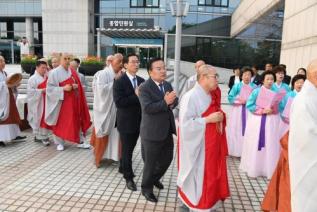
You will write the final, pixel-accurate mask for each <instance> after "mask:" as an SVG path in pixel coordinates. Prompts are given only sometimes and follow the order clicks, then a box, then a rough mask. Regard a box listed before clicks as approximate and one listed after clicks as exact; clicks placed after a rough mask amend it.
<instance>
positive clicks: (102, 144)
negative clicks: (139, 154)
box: [90, 128, 121, 168]
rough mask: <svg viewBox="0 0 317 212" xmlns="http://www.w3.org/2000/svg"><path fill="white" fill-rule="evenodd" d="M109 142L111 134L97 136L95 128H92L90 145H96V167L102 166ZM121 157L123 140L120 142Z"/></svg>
mask: <svg viewBox="0 0 317 212" xmlns="http://www.w3.org/2000/svg"><path fill="white" fill-rule="evenodd" d="M108 143H109V136H108V135H106V136H104V137H101V138H98V137H97V136H96V131H95V128H93V129H92V133H91V138H90V145H91V146H93V147H94V155H95V164H96V167H97V168H99V167H100V163H101V161H102V160H103V159H104V154H105V152H106V150H107V147H108ZM119 157H120V158H121V142H119Z"/></svg>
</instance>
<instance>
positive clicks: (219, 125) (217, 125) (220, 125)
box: [216, 122, 223, 135]
mask: <svg viewBox="0 0 317 212" xmlns="http://www.w3.org/2000/svg"><path fill="white" fill-rule="evenodd" d="M216 130H217V132H218V133H219V134H220V135H222V132H223V127H222V122H217V123H216Z"/></svg>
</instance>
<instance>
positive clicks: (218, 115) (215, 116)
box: [205, 111, 223, 123]
mask: <svg viewBox="0 0 317 212" xmlns="http://www.w3.org/2000/svg"><path fill="white" fill-rule="evenodd" d="M205 120H206V123H216V122H222V120H223V113H222V112H219V111H218V112H215V113H211V114H209V115H208V116H207V117H205Z"/></svg>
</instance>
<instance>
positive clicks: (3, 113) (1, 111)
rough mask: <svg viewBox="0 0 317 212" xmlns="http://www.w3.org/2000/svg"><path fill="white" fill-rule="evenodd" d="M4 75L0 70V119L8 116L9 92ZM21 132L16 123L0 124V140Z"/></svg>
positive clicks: (10, 137) (8, 138) (6, 140)
mask: <svg viewBox="0 0 317 212" xmlns="http://www.w3.org/2000/svg"><path fill="white" fill-rule="evenodd" d="M6 79H7V77H6V75H5V74H4V72H2V71H0V99H1V101H0V121H4V120H6V119H7V118H8V117H9V113H10V94H9V89H8V86H7V84H6ZM20 133H21V131H20V128H19V126H18V125H17V124H5V125H0V141H3V142H8V141H11V140H12V139H15V138H16V137H17V136H18V135H19V134H20Z"/></svg>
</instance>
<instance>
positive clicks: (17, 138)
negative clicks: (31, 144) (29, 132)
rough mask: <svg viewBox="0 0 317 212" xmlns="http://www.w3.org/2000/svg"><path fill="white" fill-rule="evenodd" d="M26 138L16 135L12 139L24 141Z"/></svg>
mask: <svg viewBox="0 0 317 212" xmlns="http://www.w3.org/2000/svg"><path fill="white" fill-rule="evenodd" d="M25 140H26V136H17V137H16V138H15V139H13V141H25Z"/></svg>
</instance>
